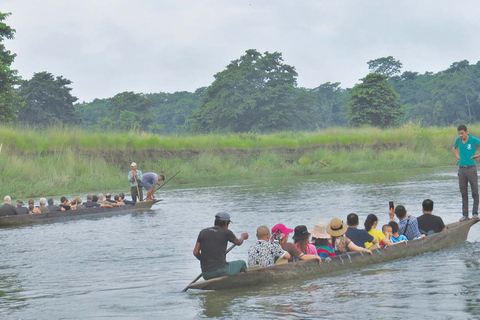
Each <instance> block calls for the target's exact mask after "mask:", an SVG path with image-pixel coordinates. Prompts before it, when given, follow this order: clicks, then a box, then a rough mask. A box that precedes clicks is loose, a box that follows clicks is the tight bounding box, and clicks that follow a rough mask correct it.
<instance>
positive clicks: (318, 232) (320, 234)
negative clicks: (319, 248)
mask: <svg viewBox="0 0 480 320" xmlns="http://www.w3.org/2000/svg"><path fill="white" fill-rule="evenodd" d="M310 233H311V234H312V237H313V238H317V239H328V238H331V236H330V235H329V234H328V233H327V229H326V227H325V223H323V222H317V223H315V226H314V227H313V230H310Z"/></svg>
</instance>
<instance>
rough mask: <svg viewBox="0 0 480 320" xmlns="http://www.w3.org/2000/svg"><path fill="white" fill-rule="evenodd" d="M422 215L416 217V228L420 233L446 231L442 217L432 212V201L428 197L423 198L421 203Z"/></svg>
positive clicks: (427, 233)
mask: <svg viewBox="0 0 480 320" xmlns="http://www.w3.org/2000/svg"><path fill="white" fill-rule="evenodd" d="M422 211H423V215H421V216H420V217H418V218H417V221H418V228H419V229H420V232H421V233H422V234H426V235H431V234H434V233H438V232H442V231H447V228H446V227H445V224H444V223H443V220H442V218H440V217H439V216H436V215H434V214H432V212H433V201H432V200H430V199H425V200H423V203H422Z"/></svg>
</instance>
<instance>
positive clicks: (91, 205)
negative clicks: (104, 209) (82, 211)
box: [83, 194, 100, 209]
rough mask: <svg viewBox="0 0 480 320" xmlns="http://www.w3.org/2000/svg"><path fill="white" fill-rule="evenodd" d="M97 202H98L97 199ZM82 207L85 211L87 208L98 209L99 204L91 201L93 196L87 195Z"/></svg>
mask: <svg viewBox="0 0 480 320" xmlns="http://www.w3.org/2000/svg"><path fill="white" fill-rule="evenodd" d="M97 201H98V198H97ZM83 205H84V206H85V208H87V209H88V208H98V207H100V203H98V202H94V201H93V195H92V194H87V201H85V202H84V203H83Z"/></svg>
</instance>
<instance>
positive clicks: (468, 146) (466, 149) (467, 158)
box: [453, 133, 480, 166]
mask: <svg viewBox="0 0 480 320" xmlns="http://www.w3.org/2000/svg"><path fill="white" fill-rule="evenodd" d="M453 146H454V147H455V148H458V154H459V155H460V161H459V162H458V165H459V166H474V165H475V160H474V159H472V157H473V156H474V155H475V150H476V149H477V148H478V147H480V139H478V138H477V137H472V136H471V135H470V133H469V134H468V139H467V141H466V142H465V143H463V141H462V138H460V136H458V137H457V139H455V142H454V143H453Z"/></svg>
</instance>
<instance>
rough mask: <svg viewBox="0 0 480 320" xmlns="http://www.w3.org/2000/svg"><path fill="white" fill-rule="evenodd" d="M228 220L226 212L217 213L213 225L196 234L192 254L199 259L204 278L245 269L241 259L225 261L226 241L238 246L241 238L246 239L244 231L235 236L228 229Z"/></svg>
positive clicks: (245, 265)
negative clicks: (238, 236)
mask: <svg viewBox="0 0 480 320" xmlns="http://www.w3.org/2000/svg"><path fill="white" fill-rule="evenodd" d="M230 222H231V221H230V215H229V214H228V213H226V212H220V213H217V214H216V215H215V225H214V226H213V227H210V228H206V229H203V230H202V231H200V234H199V235H198V238H197V243H196V244H195V249H194V250H193V254H194V255H195V257H197V259H198V260H200V266H201V268H202V276H203V278H204V279H205V280H208V279H212V278H217V277H221V276H227V275H234V274H237V273H240V272H245V271H247V264H246V263H245V261H243V260H237V261H231V262H227V259H226V255H227V251H226V250H227V243H228V242H229V241H230V242H232V243H234V244H236V245H237V246H240V245H242V243H243V240H246V239H248V233H246V232H245V233H242V235H241V236H240V238H237V237H236V236H235V235H234V234H233V232H232V231H231V230H228V225H229V224H230Z"/></svg>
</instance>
